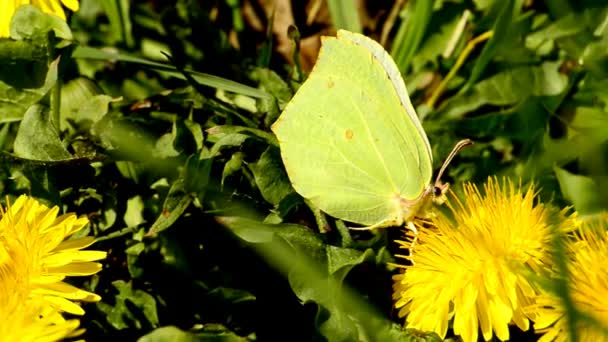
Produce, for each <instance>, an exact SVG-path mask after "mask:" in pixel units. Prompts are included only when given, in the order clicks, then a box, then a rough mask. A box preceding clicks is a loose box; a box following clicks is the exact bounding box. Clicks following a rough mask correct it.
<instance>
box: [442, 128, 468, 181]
mask: <svg viewBox="0 0 608 342" xmlns="http://www.w3.org/2000/svg"><path fill="white" fill-rule="evenodd" d="M469 145H473V141H472V140H471V139H462V140H460V141H459V142H457V143H456V145H454V148H453V149H452V152H450V154H448V157H447V158H445V161H444V162H443V165H441V169H439V173H438V174H437V178H436V179H435V186H438V187H441V183H440V180H441V177H442V176H443V172H444V171H445V169H446V168H447V167H448V165H450V162H451V161H452V159H454V157H455V156H456V155H457V154H458V152H460V150H462V149H463V148H464V147H467V146H469Z"/></svg>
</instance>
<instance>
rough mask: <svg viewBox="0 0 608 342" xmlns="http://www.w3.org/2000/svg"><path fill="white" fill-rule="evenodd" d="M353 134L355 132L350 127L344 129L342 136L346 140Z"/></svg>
mask: <svg viewBox="0 0 608 342" xmlns="http://www.w3.org/2000/svg"><path fill="white" fill-rule="evenodd" d="M354 134H355V133H354V132H353V130H352V129H350V128H347V129H346V131H344V137H345V138H346V140H351V139H352V138H353V135H354Z"/></svg>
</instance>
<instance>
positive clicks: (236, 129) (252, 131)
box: [207, 125, 279, 146]
mask: <svg viewBox="0 0 608 342" xmlns="http://www.w3.org/2000/svg"><path fill="white" fill-rule="evenodd" d="M207 133H209V134H210V135H217V136H222V135H225V134H233V133H241V134H248V135H250V136H254V137H258V138H261V139H263V140H265V141H266V142H267V143H268V144H269V145H274V146H278V145H279V143H278V142H277V138H276V137H275V136H274V134H271V133H268V132H266V131H263V130H261V129H256V128H249V127H243V126H231V125H221V126H214V127H211V128H209V129H207Z"/></svg>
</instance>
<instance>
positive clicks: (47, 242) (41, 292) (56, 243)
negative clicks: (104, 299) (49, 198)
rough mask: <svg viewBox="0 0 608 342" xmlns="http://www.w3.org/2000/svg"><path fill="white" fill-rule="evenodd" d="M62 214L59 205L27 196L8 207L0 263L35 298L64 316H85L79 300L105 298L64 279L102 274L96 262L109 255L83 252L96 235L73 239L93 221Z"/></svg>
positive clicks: (0, 225)
mask: <svg viewBox="0 0 608 342" xmlns="http://www.w3.org/2000/svg"><path fill="white" fill-rule="evenodd" d="M58 212H59V208H58V207H53V208H48V207H47V206H45V205H43V204H41V203H39V202H38V201H37V200H35V199H33V198H30V197H27V196H20V197H19V198H17V200H16V201H15V202H14V203H12V204H10V205H8V207H7V208H6V209H5V210H3V213H2V218H1V219H0V265H4V267H9V268H10V269H11V270H12V271H11V272H14V273H16V276H15V277H16V279H18V281H20V282H21V284H20V286H21V287H22V288H25V289H26V291H28V292H27V293H29V295H30V296H31V297H38V298H41V299H43V300H44V301H45V302H46V303H47V304H48V305H49V306H51V307H53V308H54V309H56V310H57V311H58V312H68V313H71V314H75V315H83V314H84V310H83V309H82V308H81V307H80V306H79V305H78V304H76V303H74V302H73V301H89V302H93V301H98V300H99V299H100V297H99V296H98V295H96V294H94V293H91V292H88V291H85V290H81V289H79V288H77V287H75V286H73V285H70V284H68V283H66V282H64V281H63V280H64V279H65V278H66V277H70V276H89V275H92V274H95V273H97V272H99V271H100V270H101V264H99V263H97V262H95V261H97V260H101V259H103V258H105V257H106V252H103V251H94V250H82V249H83V248H86V247H88V246H90V245H91V244H92V243H93V242H94V241H95V240H94V238H93V237H91V236H84V237H80V238H72V239H68V238H69V237H71V236H72V235H73V234H74V233H76V232H78V231H80V230H81V229H83V228H84V227H85V226H86V225H87V224H88V219H87V218H86V217H81V218H78V217H76V215H74V214H72V213H70V214H64V215H60V216H57V214H58ZM17 254H19V255H21V256H20V257H16V255H17Z"/></svg>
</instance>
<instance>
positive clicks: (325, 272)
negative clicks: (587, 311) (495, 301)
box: [0, 0, 608, 341]
mask: <svg viewBox="0 0 608 342" xmlns="http://www.w3.org/2000/svg"><path fill="white" fill-rule="evenodd" d="M346 2H347V1H338V2H332V4H333V5H332V6H330V7H329V10H330V12H331V17H332V18H336V19H334V20H338V19H337V18H341V21H340V22H336V23H335V25H336V27H340V26H344V27H351V28H352V27H363V26H364V23H362V22H358V21H357V16H353V13H351V12H348V13H347V12H340V11H344V9H343V8H342V7H345V6H347V5H346V4H344V3H346ZM524 3H526V4H524ZM529 3H530V2H527V1H491V0H487V1H469V2H465V1H439V0H438V1H422V0H418V1H409V2H408V5H407V6H406V7H404V8H403V9H402V10H401V15H400V16H398V17H397V19H396V22H395V25H394V27H393V29H392V30H388V31H389V32H390V33H391V34H390V35H389V37H390V39H389V44H390V45H391V46H392V54H393V55H394V56H395V57H396V60H397V62H398V64H399V67H400V69H401V70H402V71H406V72H405V74H404V78H405V81H406V83H407V86H408V90H409V92H410V96H411V98H412V102H413V103H414V106H415V107H417V111H418V112H419V113H421V114H423V115H421V116H422V117H423V120H422V123H423V126H424V128H425V131H426V132H427V134H428V136H429V140H430V141H431V145H432V146H433V155H434V156H433V157H434V158H433V160H434V163H435V165H434V168H435V170H437V168H438V166H439V164H440V163H441V162H442V161H443V159H444V157H445V156H446V155H447V153H448V152H449V150H450V149H451V147H452V146H453V144H454V142H456V141H457V140H459V139H461V138H471V139H473V140H475V141H476V144H475V145H474V146H473V147H471V148H469V149H467V150H464V151H463V152H462V153H461V154H460V155H459V156H458V157H457V158H456V159H455V161H454V162H453V163H452V167H451V168H450V169H449V170H448V172H447V173H448V174H447V176H446V178H447V180H449V181H450V182H451V183H452V185H453V188H454V189H455V190H456V191H457V192H458V191H459V187H460V186H459V184H460V183H461V182H463V181H473V182H480V181H483V180H485V179H486V177H487V176H488V175H494V174H498V175H503V176H506V177H509V178H512V179H519V178H521V179H522V183H523V184H524V185H525V184H527V183H529V182H535V183H537V184H540V185H541V186H542V191H541V192H540V196H541V198H542V199H543V200H551V201H552V203H554V204H556V205H559V206H566V205H572V206H573V207H574V209H576V210H577V211H579V212H580V213H581V214H584V215H593V214H597V213H598V212H600V211H603V210H606V209H607V208H608V196H605V194H606V193H607V192H608V182H607V181H606V180H607V179H608V173H607V171H606V170H608V167H607V166H608V134H606V133H607V132H608V126H607V124H606V123H607V122H608V120H606V119H607V114H606V111H607V110H608V95H607V92H606V89H607V86H608V78H607V76H608V59H607V57H606V53H605V52H606V51H607V49H608V29H607V27H608V25H606V19H605V18H606V13H607V12H608V7H607V6H606V5H605V4H603V3H601V2H598V3H594V2H593V1H583V2H574V1H547V2H546V7H544V6H541V5H539V4H538V3H539V2H533V3H534V5H530V4H529ZM239 6H240V4H239V2H238V1H219V2H218V1H215V2H207V1H198V2H197V1H185V0H184V1H181V0H180V1H177V2H176V4H165V3H164V2H158V1H157V2H141V1H140V2H130V1H126V0H124V1H123V0H119V1H106V2H102V4H100V3H97V2H96V1H92V0H89V1H81V9H80V10H79V11H78V12H77V13H74V14H73V15H72V17H71V20H70V24H69V26H68V25H67V24H66V23H64V22H62V21H60V20H58V18H56V17H53V16H49V15H46V14H43V13H41V12H40V11H39V10H37V9H35V8H34V7H31V6H26V7H22V8H21V9H20V10H19V11H18V12H17V14H16V15H15V17H14V18H13V22H12V26H11V31H10V32H11V39H8V38H7V39H0V59H1V60H2V63H0V146H2V151H1V153H0V160H1V161H2V167H1V168H0V175H2V177H0V189H2V190H3V193H4V195H5V196H8V197H13V196H15V195H17V194H20V193H29V194H31V195H33V196H36V197H38V198H40V199H41V200H43V201H45V202H47V203H49V204H57V205H60V208H61V210H63V211H75V212H77V213H78V214H82V215H87V216H88V217H89V219H90V221H91V224H90V227H89V232H90V233H91V234H93V235H95V236H96V237H97V239H98V240H97V243H96V245H94V246H95V248H96V249H102V250H106V251H108V252H109V256H108V259H107V260H105V261H104V264H105V267H104V270H103V271H102V272H100V273H99V274H98V275H97V276H95V277H93V279H92V280H91V279H87V280H79V281H78V282H79V283H82V284H79V285H83V286H85V287H87V288H89V289H90V290H92V291H94V292H96V293H98V294H100V295H101V296H102V298H103V299H102V301H101V302H99V303H97V304H93V305H87V306H85V310H86V311H87V315H85V316H84V317H83V318H82V326H83V327H84V328H86V329H87V332H86V333H85V335H84V337H85V338H86V339H87V340H96V339H98V337H99V336H118V337H120V338H123V339H127V340H138V339H139V340H141V341H199V340H205V341H206V340H218V341H243V340H262V341H267V340H321V341H322V340H328V341H353V340H369V341H375V340H377V341H398V340H399V341H401V340H405V341H410V340H411V341H436V340H438V339H439V337H438V336H436V335H432V334H425V333H423V332H416V331H410V330H404V329H402V328H401V326H400V323H401V321H400V319H398V318H397V317H396V313H395V312H394V311H395V310H393V309H392V302H391V275H392V274H393V273H394V270H393V269H392V267H391V266H387V262H394V260H393V259H392V257H391V255H392V254H395V252H396V247H397V246H396V244H395V243H393V242H392V240H394V239H396V238H401V234H402V233H401V232H399V231H398V230H397V229H388V230H381V231H377V232H373V233H354V232H353V231H349V230H348V229H346V228H345V225H344V223H343V222H341V221H336V220H334V219H332V218H331V217H327V216H325V215H324V214H323V213H322V212H321V211H320V210H319V209H318V208H315V207H314V205H312V204H311V203H310V202H308V201H305V200H303V199H302V198H301V197H300V196H299V195H298V194H297V193H295V191H294V190H293V188H292V186H291V184H290V182H289V179H288V178H287V176H286V173H285V170H284V167H283V164H282V161H281V159H280V155H279V150H278V142H277V140H276V137H275V136H274V135H273V134H272V133H271V131H270V125H271V124H272V123H273V122H274V121H275V120H276V119H277V118H278V116H279V114H280V113H281V111H282V110H283V109H284V108H285V105H286V104H287V103H288V102H289V100H290V99H291V97H292V96H293V94H294V92H295V90H296V89H297V88H298V87H299V85H300V83H299V82H298V83H296V82H294V80H293V79H292V77H291V75H293V73H292V72H291V71H290V70H291V69H290V67H289V66H287V65H286V63H284V62H283V60H281V59H280V58H278V55H277V54H276V53H275V54H273V55H268V56H267V57H268V58H267V59H266V61H269V63H261V64H256V63H257V61H258V57H260V51H259V50H257V49H256V44H260V45H261V44H265V45H264V46H266V47H267V48H268V47H270V46H273V45H272V44H270V42H268V41H267V39H268V37H272V34H267V33H268V32H270V33H272V31H267V32H266V31H265V32H262V33H261V34H257V36H256V34H254V33H252V31H253V29H252V27H250V26H248V25H246V24H245V23H244V22H243V20H245V19H246V16H245V15H244V14H243V13H244V12H243V11H242V7H239ZM243 6H244V5H243ZM526 6H527V7H526ZM341 8H342V9H341ZM385 10H386V12H388V11H390V8H386V9H385ZM465 10H468V11H470V12H471V13H472V14H471V16H470V17H469V19H468V20H467V25H466V26H465V27H464V29H463V30H462V31H461V32H460V33H458V32H457V30H456V28H457V23H458V21H459V20H460V18H461V17H462V16H461V14H462V13H464V11H465ZM354 13H356V12H354ZM275 15H276V14H275ZM218 16H219V17H218ZM358 17H359V18H360V17H361V16H358ZM298 20H299V19H298ZM383 24H384V22H382V21H381V22H380V23H379V24H378V26H377V27H376V30H371V31H372V32H370V34H371V35H372V36H374V37H379V31H380V29H381V26H382V25H383ZM304 26H305V25H304V24H302V26H301V27H299V33H300V34H301V35H302V38H305V36H304V35H310V34H311V32H313V31H314V30H315V27H314V26H310V27H304ZM264 29H266V27H265V28H264ZM488 30H492V31H493V36H492V38H490V40H488V41H486V42H485V43H481V44H482V46H477V47H475V48H474V49H473V50H472V53H471V54H470V55H469V56H468V57H467V58H466V60H465V63H464V64H463V65H462V67H461V69H459V71H458V72H457V73H456V75H455V76H454V77H453V78H452V79H451V80H449V82H448V83H447V84H446V88H445V91H443V92H440V93H438V94H437V95H438V97H437V98H438V102H437V104H436V105H434V106H429V105H428V104H427V100H428V98H429V97H430V96H431V94H432V93H433V92H434V91H435V90H436V89H437V82H435V81H436V80H437V79H440V78H442V77H444V76H445V75H447V74H448V72H449V71H450V69H451V68H452V67H453V66H454V65H455V64H456V63H457V59H458V55H459V54H460V53H461V52H462V51H463V50H464V48H465V46H466V44H467V43H468V42H469V41H470V40H471V39H472V38H473V37H477V36H479V35H480V34H482V33H483V32H486V31H488ZM363 31H364V32H366V33H367V31H366V30H363ZM284 34H285V35H286V34H287V33H284ZM256 37H257V38H256ZM275 38H276V37H275ZM235 39H237V40H238V42H239V43H240V44H239V48H238V49H237V48H236V45H235V44H234V40H235ZM255 39H258V40H257V41H255V42H254V40H255ZM451 41H454V42H455V44H454V52H453V53H451V54H446V55H444V51H445V47H446V45H448V42H451ZM303 46H304V45H302V46H301V47H300V48H303ZM269 51H270V50H269ZM270 52H272V51H270ZM163 53H166V56H170V57H171V58H170V59H169V58H167V57H166V56H165V55H163ZM289 54H291V51H289ZM270 57H272V58H270ZM260 65H263V66H264V67H261V66H260ZM313 100H314V99H313ZM311 120H312V119H311ZM311 139H314V137H311ZM515 183H518V182H517V181H516V182H515ZM397 322H399V323H397Z"/></svg>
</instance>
